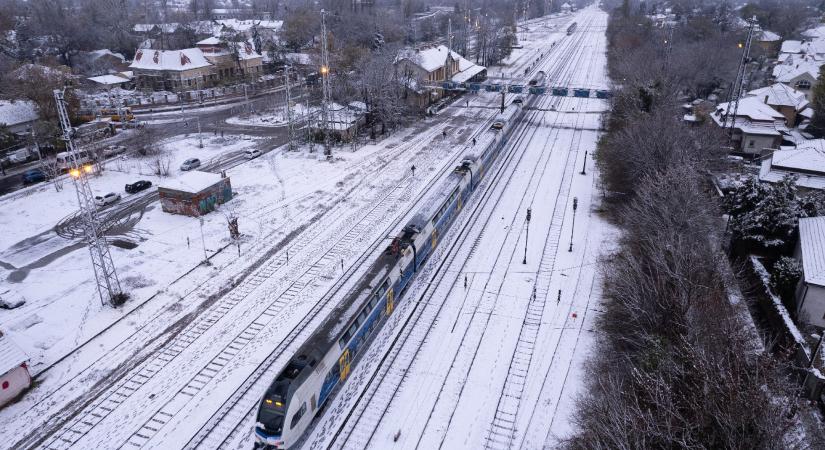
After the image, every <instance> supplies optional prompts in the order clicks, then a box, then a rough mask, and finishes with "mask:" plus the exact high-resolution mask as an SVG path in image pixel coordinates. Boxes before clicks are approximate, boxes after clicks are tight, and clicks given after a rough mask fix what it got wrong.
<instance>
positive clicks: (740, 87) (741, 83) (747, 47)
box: [724, 17, 756, 136]
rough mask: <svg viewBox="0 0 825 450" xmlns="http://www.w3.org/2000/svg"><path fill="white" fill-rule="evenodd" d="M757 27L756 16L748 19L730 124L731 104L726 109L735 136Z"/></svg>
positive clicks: (731, 131)
mask: <svg viewBox="0 0 825 450" xmlns="http://www.w3.org/2000/svg"><path fill="white" fill-rule="evenodd" d="M755 28H756V17H753V18H752V19H750V20H748V36H747V38H746V39H745V43H744V44H743V45H742V58H741V59H740V60H739V68H738V69H737V71H736V81H735V82H734V84H733V89H732V90H731V95H732V98H731V102H732V103H733V116H732V117H731V121H730V125H728V117H729V116H731V114H730V104H731V102H728V107H727V109H726V110H725V122H724V123H725V125H727V126H729V127H730V128H729V129H728V133H729V134H730V135H731V136H733V128H734V125H736V114H737V113H738V112H739V99H740V98H742V92H743V91H744V90H745V75H746V73H745V72H746V71H747V68H748V58H749V57H750V54H751V42H753V32H754V30H755Z"/></svg>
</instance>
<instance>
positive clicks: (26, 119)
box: [0, 100, 39, 134]
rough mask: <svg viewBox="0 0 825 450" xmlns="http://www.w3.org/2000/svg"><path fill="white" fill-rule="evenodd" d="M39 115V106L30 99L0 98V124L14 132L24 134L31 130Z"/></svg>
mask: <svg viewBox="0 0 825 450" xmlns="http://www.w3.org/2000/svg"><path fill="white" fill-rule="evenodd" d="M38 118H39V115H38V113H37V106H36V105H35V104H34V102H31V101H29V100H0V126H5V127H7V128H8V130H9V131H11V132H12V133H17V134H24V133H27V132H29V131H30V130H31V127H32V125H33V124H34V122H36V121H37V119H38Z"/></svg>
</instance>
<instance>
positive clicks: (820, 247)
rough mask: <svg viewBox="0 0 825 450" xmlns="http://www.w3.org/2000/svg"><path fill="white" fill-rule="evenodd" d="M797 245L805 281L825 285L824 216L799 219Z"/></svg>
mask: <svg viewBox="0 0 825 450" xmlns="http://www.w3.org/2000/svg"><path fill="white" fill-rule="evenodd" d="M799 245H800V248H801V250H802V272H803V274H804V276H805V282H806V283H811V284H817V285H820V286H825V217H823V216H820V217H804V218H801V219H799Z"/></svg>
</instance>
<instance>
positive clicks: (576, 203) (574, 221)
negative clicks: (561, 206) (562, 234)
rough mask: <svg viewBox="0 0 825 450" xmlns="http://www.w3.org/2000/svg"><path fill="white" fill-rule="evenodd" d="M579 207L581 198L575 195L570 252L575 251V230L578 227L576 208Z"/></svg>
mask: <svg viewBox="0 0 825 450" xmlns="http://www.w3.org/2000/svg"><path fill="white" fill-rule="evenodd" d="M578 207H579V198H578V197H573V225H572V226H571V227H570V247H569V248H568V249H567V251H568V252H572V251H573V231H574V230H575V229H576V208H578Z"/></svg>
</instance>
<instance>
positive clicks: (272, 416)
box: [258, 394, 286, 435]
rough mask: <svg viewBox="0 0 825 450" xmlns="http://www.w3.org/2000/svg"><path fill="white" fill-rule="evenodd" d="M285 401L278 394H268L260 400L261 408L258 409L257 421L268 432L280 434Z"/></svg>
mask: <svg viewBox="0 0 825 450" xmlns="http://www.w3.org/2000/svg"><path fill="white" fill-rule="evenodd" d="M285 412H286V403H285V402H284V400H283V399H282V398H281V396H280V395H269V394H267V395H266V396H265V397H264V400H263V401H262V402H261V409H260V410H259V411H258V422H260V423H261V424H263V426H264V429H265V430H266V431H267V432H268V433H273V434H278V435H280V434H281V432H282V431H283V429H284V413H285Z"/></svg>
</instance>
